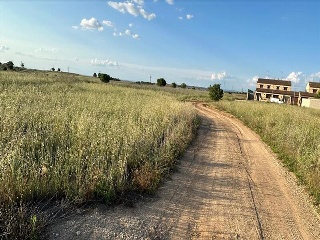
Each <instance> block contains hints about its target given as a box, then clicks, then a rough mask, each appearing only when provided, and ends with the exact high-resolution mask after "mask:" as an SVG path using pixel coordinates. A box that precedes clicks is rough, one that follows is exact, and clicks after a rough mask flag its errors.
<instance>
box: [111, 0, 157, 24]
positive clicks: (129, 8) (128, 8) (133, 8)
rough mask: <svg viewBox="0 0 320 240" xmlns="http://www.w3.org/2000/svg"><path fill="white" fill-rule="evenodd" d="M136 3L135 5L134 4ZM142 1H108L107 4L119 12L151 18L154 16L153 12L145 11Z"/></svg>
mask: <svg viewBox="0 0 320 240" xmlns="http://www.w3.org/2000/svg"><path fill="white" fill-rule="evenodd" d="M135 4H137V5H135ZM143 4H144V1H142V0H132V2H129V1H126V2H112V1H109V2H108V5H109V6H110V7H112V8H114V9H116V10H118V11H119V12H121V13H129V14H131V15H133V16H135V17H137V16H139V15H141V16H142V17H144V18H145V19H148V20H152V19H154V18H155V17H156V14H154V13H147V12H146V11H145V10H144V9H143Z"/></svg>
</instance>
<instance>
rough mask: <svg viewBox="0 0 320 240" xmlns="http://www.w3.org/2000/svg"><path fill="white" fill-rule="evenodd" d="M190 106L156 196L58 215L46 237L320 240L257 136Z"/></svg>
mask: <svg viewBox="0 0 320 240" xmlns="http://www.w3.org/2000/svg"><path fill="white" fill-rule="evenodd" d="M195 107H196V108H197V109H198V111H199V114H200V116H201V118H202V124H201V126H200V128H199V133H198V136H197V138H196V140H195V141H194V142H193V144H192V145H191V146H190V148H189V149H188V150H187V152H186V153H185V155H184V156H183V157H182V158H181V160H180V164H179V165H178V171H177V172H176V173H174V174H173V175H172V177H171V179H169V180H167V181H166V182H165V183H164V184H163V185H162V187H160V189H159V191H158V192H157V194H156V196H155V197H152V198H149V199H143V200H141V201H139V202H138V203H136V205H135V207H133V208H130V207H126V206H124V205H120V206H116V207H112V208H111V207H105V206H103V205H99V206H96V207H94V208H90V209H89V210H86V211H83V212H82V213H78V214H75V215H73V216H72V217H70V218H67V219H62V220H61V221H60V222H58V223H56V224H55V225H53V226H51V227H50V229H49V232H48V236H49V237H50V239H320V218H319V215H318V214H317V211H316V209H315V207H314V206H313V205H312V203H311V201H310V198H309V197H308V195H307V194H306V192H305V191H304V189H303V188H302V187H301V186H299V185H298V184H297V181H296V179H295V177H294V176H293V175H292V174H291V173H289V172H288V171H287V170H285V169H284V167H283V166H282V164H281V163H280V162H279V160H278V159H277V158H276V156H275V155H274V154H273V153H272V151H271V150H270V149H269V148H268V147H267V146H266V145H265V144H264V143H263V142H262V141H261V140H260V138H259V137H258V136H257V135H256V134H255V133H254V132H252V131H251V130H250V129H249V128H247V127H246V126H244V125H243V124H242V123H241V122H240V121H239V120H237V119H235V118H233V117H232V116H229V115H228V114H225V113H221V112H219V111H218V110H215V109H209V108H207V107H206V106H205V105H203V104H195Z"/></svg>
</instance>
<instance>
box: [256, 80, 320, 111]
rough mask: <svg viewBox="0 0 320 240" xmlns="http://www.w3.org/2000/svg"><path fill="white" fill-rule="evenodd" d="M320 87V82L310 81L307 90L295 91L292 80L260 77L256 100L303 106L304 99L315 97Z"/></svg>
mask: <svg viewBox="0 0 320 240" xmlns="http://www.w3.org/2000/svg"><path fill="white" fill-rule="evenodd" d="M319 89H320V83H315V82H309V83H308V85H307V87H306V90H307V92H295V91H291V81H287V80H279V79H278V80H276V79H264V78H259V79H258V81H257V86H256V91H255V92H254V100H256V101H265V102H277V103H286V104H291V105H299V106H301V104H302V101H303V99H311V98H314V97H315V95H316V92H317V91H318V90H319Z"/></svg>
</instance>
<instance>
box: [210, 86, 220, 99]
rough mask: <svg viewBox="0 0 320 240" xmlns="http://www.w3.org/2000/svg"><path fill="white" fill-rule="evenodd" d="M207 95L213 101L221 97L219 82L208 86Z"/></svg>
mask: <svg viewBox="0 0 320 240" xmlns="http://www.w3.org/2000/svg"><path fill="white" fill-rule="evenodd" d="M208 89H209V96H210V98H211V99H212V100H214V101H219V100H220V99H221V98H222V97H223V90H222V89H220V84H213V86H211V85H210V87H208Z"/></svg>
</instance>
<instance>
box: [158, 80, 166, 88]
mask: <svg viewBox="0 0 320 240" xmlns="http://www.w3.org/2000/svg"><path fill="white" fill-rule="evenodd" d="M157 85H158V86H160V87H164V86H165V85H167V82H166V80H164V78H158V79H157Z"/></svg>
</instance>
